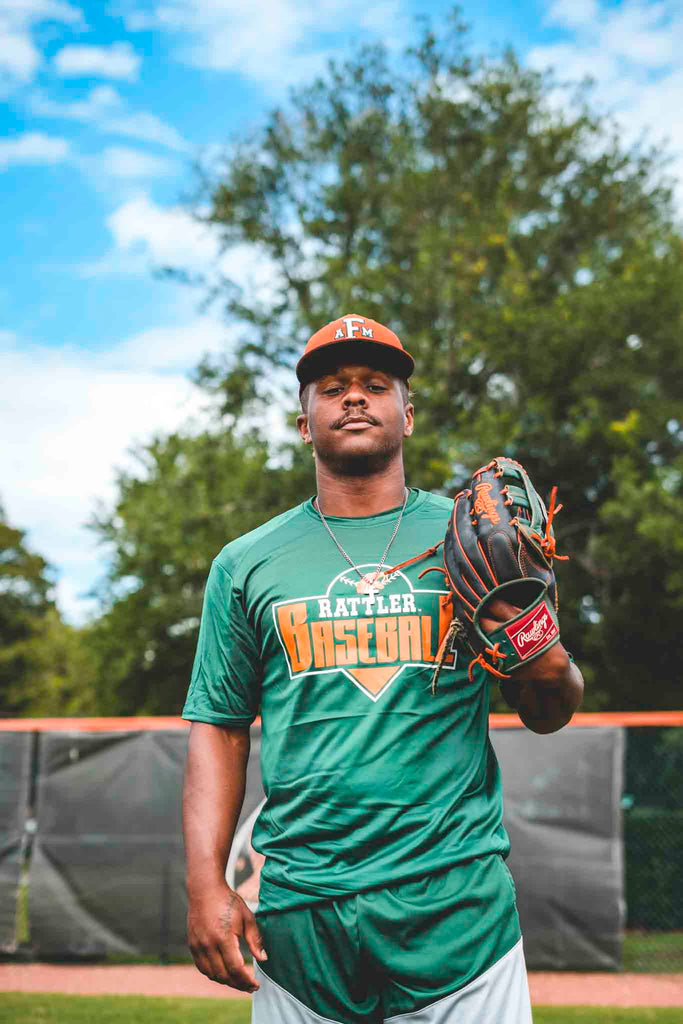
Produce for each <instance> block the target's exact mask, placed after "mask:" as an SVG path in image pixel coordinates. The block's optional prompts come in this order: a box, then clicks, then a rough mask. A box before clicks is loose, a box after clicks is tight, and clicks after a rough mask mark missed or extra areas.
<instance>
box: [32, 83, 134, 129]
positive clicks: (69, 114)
mask: <svg viewBox="0 0 683 1024" xmlns="http://www.w3.org/2000/svg"><path fill="white" fill-rule="evenodd" d="M122 102H123V101H122V99H121V97H120V96H119V94H118V92H117V91H116V89H114V88H112V86H111V85H97V86H95V87H94V88H93V89H91V90H90V92H89V93H88V95H87V96H86V97H85V98H84V99H82V100H72V101H71V103H58V102H57V101H56V100H51V99H50V98H49V96H44V95H43V94H42V93H39V92H36V93H33V95H32V96H31V97H30V99H29V106H30V109H31V112H32V113H33V114H35V115H37V116H38V117H56V118H63V119H65V120H69V121H86V122H87V121H97V120H99V119H101V118H103V117H104V116H105V115H108V114H110V113H111V111H112V110H115V109H116V108H118V107H120V106H121V104H122Z"/></svg>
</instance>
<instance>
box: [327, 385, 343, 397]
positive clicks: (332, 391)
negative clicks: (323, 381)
mask: <svg viewBox="0 0 683 1024" xmlns="http://www.w3.org/2000/svg"><path fill="white" fill-rule="evenodd" d="M341 390H342V387H341V384H329V385H328V386H327V387H326V388H323V394H324V395H337V394H339V392H340V391H341Z"/></svg>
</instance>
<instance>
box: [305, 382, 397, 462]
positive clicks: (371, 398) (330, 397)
mask: <svg viewBox="0 0 683 1024" xmlns="http://www.w3.org/2000/svg"><path fill="white" fill-rule="evenodd" d="M306 397H307V407H306V411H305V412H304V413H302V414H301V415H300V416H299V417H298V419H297V426H298V428H299V433H300V434H301V437H302V438H303V440H304V441H305V442H306V443H307V444H312V445H313V448H314V450H315V454H316V456H317V458H319V459H321V460H322V461H324V462H326V463H327V464H328V465H329V466H330V467H331V468H332V469H334V470H335V471H336V472H338V473H340V474H342V475H364V474H367V473H374V472H377V470H378V469H381V468H382V467H383V466H384V465H386V464H387V463H388V462H390V461H391V459H392V458H394V457H395V456H396V455H397V454H398V453H399V452H400V451H401V448H402V446H403V438H404V437H409V436H410V434H412V432H413V407H412V405H411V404H410V403H408V404H406V401H405V397H404V392H403V391H402V390H401V385H400V383H399V379H398V378H397V377H394V375H393V374H391V373H389V372H388V371H385V370H375V369H373V368H372V367H370V366H362V365H351V366H339V367H336V368H334V369H331V370H330V372H329V373H327V374H325V376H323V377H319V378H318V379H317V380H315V381H313V382H312V383H311V384H310V385H309V387H308V391H307V395H306Z"/></svg>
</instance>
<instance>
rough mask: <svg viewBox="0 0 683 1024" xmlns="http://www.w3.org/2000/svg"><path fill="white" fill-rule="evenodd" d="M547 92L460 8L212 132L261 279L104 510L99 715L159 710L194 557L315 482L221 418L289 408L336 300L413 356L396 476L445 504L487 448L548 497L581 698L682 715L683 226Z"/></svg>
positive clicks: (581, 97)
mask: <svg viewBox="0 0 683 1024" xmlns="http://www.w3.org/2000/svg"><path fill="white" fill-rule="evenodd" d="M554 84H555V83H554V82H553V80H552V78H550V77H548V76H544V75H539V74H537V73H535V72H531V71H528V70H526V69H524V68H522V67H520V65H519V63H518V62H517V60H516V58H515V56H514V54H512V53H506V54H505V55H503V56H502V57H500V58H495V59H488V58H486V59H485V58H475V57H473V56H472V55H470V54H469V52H468V50H467V42H466V34H465V31H464V29H463V27H462V26H461V25H460V24H459V21H458V16H457V13H456V14H454V15H453V16H452V17H451V19H450V20H449V21H448V23H447V24H445V25H443V26H442V27H441V30H440V31H439V33H438V35H437V34H435V33H432V32H431V31H430V30H429V29H427V30H426V31H425V32H424V33H423V35H422V37H421V39H420V40H419V42H418V44H417V46H416V47H415V48H414V49H413V50H412V51H411V52H409V53H407V54H406V55H405V57H404V59H403V60H401V62H400V64H398V65H397V64H396V62H394V63H390V62H389V61H388V58H387V56H386V54H385V53H384V51H383V50H382V49H381V47H376V48H367V49H364V50H362V51H361V52H360V54H359V55H358V56H356V57H355V58H353V59H352V60H350V61H349V62H347V63H345V64H343V65H335V64H333V65H331V66H330V68H329V70H328V72H327V74H326V75H325V76H323V77H321V78H320V79H318V80H317V81H316V82H314V83H313V84H312V85H311V86H310V87H308V88H305V89H302V90H300V91H299V92H298V93H296V94H294V95H293V97H292V102H291V103H290V104H289V105H288V106H286V107H285V108H282V109H276V110H274V111H273V112H272V114H271V115H270V117H269V118H268V120H267V122H266V123H265V125H264V126H263V127H262V128H261V129H260V130H257V131H256V132H255V133H254V134H253V136H252V137H251V138H249V139H244V140H242V142H241V143H240V144H238V145H236V146H234V147H233V148H231V150H230V152H229V154H227V155H226V160H225V164H224V167H223V170H222V172H221V175H220V177H219V179H217V180H214V181H213V182H212V183H211V184H210V185H209V186H208V194H207V195H205V196H204V197H203V205H202V212H201V216H203V218H204V220H205V221H206V223H207V224H208V225H209V226H210V227H212V228H213V229H214V231H215V232H216V234H217V236H218V237H219V239H220V241H221V243H222V244H223V246H224V247H225V248H228V249H229V248H230V247H231V246H234V245H249V246H251V247H253V249H254V250H255V251H256V252H258V253H259V254H260V256H261V258H262V259H263V261H264V263H265V264H266V265H268V266H269V267H270V279H271V287H270V290H269V292H268V294H265V293H264V291H263V290H262V291H261V293H260V295H258V296H254V295H251V294H248V293H247V292H246V291H243V290H240V289H238V288H237V287H236V285H235V284H234V283H232V282H229V281H228V282H226V283H225V285H224V287H223V289H222V291H219V294H220V298H221V300H223V301H224V305H225V310H226V315H227V316H228V317H229V318H230V320H231V321H232V322H233V323H237V324H239V325H240V327H241V335H240V337H241V339H242V340H241V342H240V343H239V344H238V345H237V346H236V349H235V351H233V352H232V353H231V355H230V356H229V357H227V356H226V357H225V358H223V359H219V360H206V361H205V362H204V363H203V364H202V365H201V366H200V367H199V369H198V370H197V374H196V380H197V382H198V383H199V384H200V385H201V386H202V387H203V388H205V390H206V391H207V393H208V394H210V395H211V396H212V397H213V400H214V402H215V409H216V433H215V436H212V437H211V439H208V438H207V439H204V440H201V441H198V440H196V439H189V438H181V437H176V438H174V439H171V441H169V442H168V443H160V445H153V446H151V447H150V449H149V451H148V452H147V454H146V455H145V458H148V459H149V460H150V462H151V469H150V467H145V469H144V472H145V474H146V476H145V479H144V480H143V479H140V480H139V481H135V480H134V479H133V478H132V477H129V478H125V479H122V481H121V499H120V502H119V506H118V509H117V512H116V514H115V516H113V517H111V518H110V519H109V521H108V522H107V521H106V517H105V519H101V520H100V522H99V524H98V528H99V529H100V532H101V535H102V536H103V537H104V538H105V539H106V540H108V541H111V542H112V543H114V545H115V548H116V559H115V563H114V567H113V570H112V577H111V580H112V584H114V583H116V582H117V581H119V582H120V581H122V580H126V579H127V578H129V577H130V578H132V579H134V580H135V581H136V582H135V584H134V589H133V591H132V593H130V594H128V595H127V596H120V595H121V590H118V591H116V592H114V591H112V595H111V600H110V605H111V607H110V610H109V611H108V613H107V614H106V615H105V617H104V619H103V620H102V622H101V623H99V624H98V625H97V627H96V631H95V632H96V636H97V638H98V643H100V647H101V651H102V659H103V660H101V665H102V666H103V671H104V678H105V680H106V682H105V684H104V690H103V691H102V693H101V701H102V707H103V708H104V707H111V708H112V710H113V709H114V707H115V706H116V708H118V709H119V710H122V709H124V708H125V709H129V710H143V709H144V710H148V711H152V710H170V709H171V708H177V707H178V705H179V702H180V694H181V693H182V690H183V686H184V683H183V684H182V685H181V682H180V678H181V676H182V679H183V680H184V681H185V682H186V679H187V673H188V672H189V663H190V660H191V655H190V651H191V648H192V646H193V642H194V633H193V629H194V628H195V627H194V626H192V627H189V626H188V628H187V632H185V633H182V632H180V630H181V628H182V624H183V623H193V622H194V621H195V620H196V616H197V615H198V611H199V600H200V591H201V585H202V582H203V579H204V577H205V574H206V568H207V566H208V563H209V561H210V559H211V557H213V555H214V554H215V553H216V551H217V550H219V549H220V547H221V546H222V544H224V543H225V542H226V541H228V540H230V539H231V538H232V537H234V536H236V535H237V533H238V532H241V531H242V530H245V529H249V528H251V527H254V526H256V525H257V524H259V523H261V522H263V521H264V520H265V519H267V518H268V516H269V515H270V514H272V513H273V512H274V511H279V510H280V509H281V508H283V507H285V499H286V498H288V497H289V496H291V495H292V493H294V494H295V495H296V497H295V498H294V500H293V501H292V502H290V503H294V502H295V501H297V500H301V498H302V497H304V496H306V495H307V494H310V493H311V491H312V466H311V462H310V460H306V459H305V457H304V456H303V454H302V452H301V448H300V445H298V443H294V442H293V443H292V444H290V445H284V449H285V453H284V455H283V451H282V447H283V446H280V454H279V456H278V457H279V458H280V459H283V458H284V460H285V463H282V464H283V465H284V464H287V463H286V460H289V464H291V466H292V469H291V471H290V477H291V479H290V477H288V474H287V472H286V471H284V470H283V469H282V468H276V467H274V466H273V465H272V464H271V463H269V462H268V454H269V453H271V454H272V453H273V452H274V451H276V449H277V446H276V445H275V444H273V443H272V441H271V443H270V444H266V442H265V440H263V439H261V440H260V441H258V440H254V438H253V437H252V438H251V440H249V441H248V443H247V447H246V448H243V449H241V448H240V444H241V442H238V441H237V440H236V436H237V435H235V433H234V432H235V430H236V429H238V427H239V425H240V424H242V429H243V424H244V423H245V422H247V421H249V420H250V418H251V421H252V422H253V418H254V416H257V417H258V416H259V415H260V414H261V413H262V412H263V410H264V409H265V408H266V407H267V406H268V405H269V404H272V403H279V404H280V405H282V404H285V405H286V406H287V407H288V408H291V410H292V415H293V410H294V408H295V404H296V387H295V379H294V374H293V372H292V370H293V366H294V364H295V362H296V359H297V358H298V356H299V355H300V353H301V351H302V350H303V346H304V343H305V341H306V339H307V337H308V336H309V334H310V333H311V332H312V331H313V330H315V329H317V328H318V327H320V326H321V325H322V324H323V323H325V322H326V321H328V320H330V319H333V318H334V317H337V316H340V315H342V314H343V313H345V312H348V311H351V310H353V311H360V312H361V313H364V314H366V315H368V316H370V317H373V318H376V319H379V320H380V321H382V322H385V323H388V324H389V325H390V326H391V327H392V328H394V329H395V330H397V332H398V333H399V335H400V336H401V337H402V339H403V341H404V343H405V344H406V347H407V348H408V349H409V351H411V353H412V354H413V355H414V356H415V359H416V364H417V371H416V373H415V376H414V378H413V380H412V386H413V390H414V392H415V405H416V431H415V433H414V435H413V437H412V438H411V439H410V441H409V443H408V446H407V450H406V467H407V475H408V481H409V483H410V484H412V485H418V486H422V487H425V488H429V489H433V490H439V491H442V492H444V493H449V494H454V493H455V492H456V490H457V489H459V487H461V486H462V485H463V483H464V482H465V481H466V479H467V478H468V476H469V474H470V473H471V472H472V470H473V469H475V468H476V467H477V466H479V465H481V464H482V463H484V462H486V461H488V460H489V459H490V458H491V457H493V456H494V455H498V454H506V455H510V456H513V457H516V458H518V459H520V461H522V462H523V463H524V464H525V466H526V467H527V469H528V470H529V472H530V474H531V477H532V479H533V480H534V482H535V484H536V486H537V488H538V489H539V491H540V492H541V493H542V494H544V495H547V494H548V492H549V490H550V488H551V486H552V485H553V484H558V485H559V488H560V500H561V501H563V503H564V509H563V511H562V513H561V515H560V517H559V519H558V520H557V530H556V533H557V537H558V550H559V551H560V552H561V553H567V554H569V555H570V556H571V560H570V561H569V562H568V563H566V564H565V563H562V564H561V566H560V568H559V578H560V587H559V590H560V599H561V607H560V611H561V621H562V630H563V640H564V642H565V644H566V646H567V647H568V649H569V650H570V651H572V653H573V654H574V656H575V658H576V659H577V661H578V662H579V664H580V665H581V667H582V669H583V671H584V675H585V676H586V680H587V684H588V685H587V696H586V701H585V704H584V707H585V708H587V709H590V708H597V707H609V708H635V707H654V708H671V707H678V706H680V692H679V684H678V672H679V666H680V664H681V653H683V652H682V651H681V641H680V639H679V638H680V635H681V631H680V609H681V601H682V600H683V574H682V573H681V570H680V565H681V560H680V552H681V544H682V541H681V537H680V533H679V531H678V519H677V515H676V509H677V507H678V506H679V505H680V502H681V498H682V497H683V495H682V493H681V490H682V480H683V472H682V471H683V462H682V459H683V455H682V450H683V449H682V443H681V442H682V441H683V429H682V428H681V422H680V394H681V382H682V378H683V365H682V364H683V345H681V334H682V330H681V328H682V325H683V259H682V257H683V239H682V238H681V236H680V233H679V232H678V231H677V229H676V227H675V225H674V223H673V220H672V213H671V204H670V191H669V186H668V183H667V181H666V179H665V176H664V170H663V168H664V159H663V156H662V154H659V153H657V152H654V151H644V150H641V149H632V150H626V149H625V148H624V146H623V144H622V142H621V140H620V138H619V134H618V130H617V129H616V127H615V126H613V125H612V124H611V123H610V122H609V121H608V120H606V119H604V118H600V117H598V116H596V115H595V114H594V113H593V112H592V111H591V109H590V106H589V94H587V93H586V92H585V91H582V90H580V89H579V90H577V91H576V94H575V95H574V96H573V97H572V99H571V101H569V100H568V101H567V103H566V105H565V106H564V107H560V106H558V104H557V103H555V102H553V97H552V95H551V94H552V90H553V88H554ZM207 210H208V212H207ZM220 438H223V443H224V444H225V445H226V446H227V448H226V451H225V452H221V448H220V445H221V441H220ZM249 444H251V445H252V447H251V449H250V448H249ZM165 445H166V447H165ZM254 446H256V447H254ZM185 447H187V451H188V452H190V453H192V454H191V455H189V456H188V457H189V459H190V463H193V460H195V459H199V464H200V467H201V460H202V457H200V455H199V449H201V450H204V451H205V452H211V453H212V454H211V455H210V456H205V457H207V458H208V459H209V465H213V463H212V460H214V459H215V460H217V462H216V466H220V467H221V468H220V470H218V471H217V479H215V480H214V482H213V484H212V486H211V487H209V489H208V490H207V485H206V484H204V483H200V481H201V480H205V479H206V472H205V469H206V467H204V468H199V469H198V470H197V472H196V473H195V474H194V475H193V474H192V472H191V471H190V470H183V471H182V472H181V471H180V469H178V468H174V460H177V459H179V457H180V456H179V454H178V453H179V452H180V450H181V449H183V450H184V449H185ZM237 449H240V452H239V453H238V450H237ZM174 451H176V454H175V455H174V454H173V452H174ZM229 453H232V454H229ZM222 459H226V460H227V462H226V463H225V465H226V466H227V467H229V468H228V470H227V471H224V470H223V468H222V466H223V462H222V461H221V460H222ZM254 460H256V461H255V462H254ZM255 466H257V467H258V468H257V469H254V467H255ZM300 485H303V490H299V489H298V488H299V486H300ZM264 495H265V498H266V500H263V498H264ZM197 509H201V512H198V511H197ZM117 516H118V519H117V518H116V517H117ZM195 516H198V517H199V521H198V522H195ZM119 520H120V523H121V525H119V526H117V525H115V523H116V522H119ZM126 545H128V546H129V549H130V554H125V553H126V551H128V548H127V547H126ZM124 555H125V557H124ZM164 566H166V567H168V569H164V568H163V567H164ZM164 574H166V575H164ZM115 596H117V597H118V598H119V599H118V600H114V597H115ZM169 629H171V630H177V631H178V632H176V633H175V634H174V633H169ZM114 636H115V637H116V639H115V642H113V641H112V637H114ZM145 666H146V667H145ZM141 668H144V671H143V672H142V675H140V673H139V670H140V669H141ZM112 674H113V675H112ZM112 679H114V680H118V682H116V683H115V684H114V683H112ZM124 680H125V682H124ZM110 684H111V685H110ZM121 700H122V702H123V703H120V701H121Z"/></svg>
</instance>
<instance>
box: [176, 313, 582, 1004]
mask: <svg viewBox="0 0 683 1024" xmlns="http://www.w3.org/2000/svg"><path fill="white" fill-rule="evenodd" d="M413 367H414V363H413V360H412V357H411V356H410V355H409V354H408V353H407V352H406V351H405V349H404V348H403V346H402V344H401V342H400V340H399V339H398V337H397V336H396V335H395V334H394V333H393V332H391V331H390V330H388V329H387V328H386V327H384V326H382V325H381V324H378V323H376V322H375V321H373V320H370V319H368V318H366V317H362V316H358V315H348V316H343V317H340V318H339V319H338V320H336V321H334V322H332V323H331V324H328V325H327V326H325V327H323V328H322V329H321V330H320V331H318V332H316V334H314V335H313V337H312V338H311V339H310V340H309V342H308V344H307V346H306V350H305V352H304V355H303V356H302V358H301V360H300V361H299V364H298V366H297V376H298V378H299V381H300V384H301V404H302V413H301V415H300V416H299V418H298V427H299V432H300V434H301V438H302V440H303V442H304V443H305V444H310V445H312V447H313V452H314V455H315V460H316V477H317V496H316V498H315V499H312V500H308V501H305V502H304V503H303V504H302V505H299V506H297V507H296V508H293V509H290V510H289V511H288V512H285V513H284V514H283V515H281V516H278V517H277V518H276V519H273V520H272V521H271V522H269V523H266V524H265V525H264V526H261V527H259V528H258V529H256V530H254V531H253V532H252V533H250V534H247V535H246V536H244V537H241V538H239V539H238V540H236V541H234V542H232V543H231V544H228V545H227V547H225V548H224V549H223V551H222V552H221V553H220V554H219V556H218V557H217V558H216V559H215V561H214V563H213V566H212V568H211V572H210V575H209V579H208V583H207V589H206V595H205V602H204V611H203V615H202V625H201V630H200V637H199V643H198V649H197V656H196V659H195V666H194V670H193V675H192V681H191V685H190V690H189V694H188V699H187V704H186V707H185V711H184V717H185V718H187V719H190V720H191V721H192V722H193V726H192V730H191V735H190V744H189V751H188V760H187V772H186V783H185V794H184V821H185V836H186V850H187V863H188V894H189V917H188V931H189V941H190V946H191V948H192V951H193V955H194V958H195V962H196V964H197V966H198V968H199V970H200V971H202V972H203V973H204V974H206V975H207V976H208V977H210V978H213V979H214V980H215V981H219V982H223V983H225V984H228V985H231V986H233V987H234V988H238V989H242V990H245V991H249V992H253V993H255V995H254V1000H253V1017H252V1021H253V1022H255V1024H295V1022H296V1024H309V1022H310V1024H313V1022H319V1021H327V1022H329V1021H332V1022H337V1024H370V1022H372V1024H377V1022H381V1021H387V1020H391V1021H392V1022H398V1021H400V1022H406V1024H407V1022H412V1024H445V1022H455V1021H458V1022H462V1024H474V1022H482V1024H483V1022H486V1024H527V1022H529V1021H530V1020H531V1011H530V1006H529V995H528V986H527V982H526V971H525V966H524V959H523V954H522V947H521V936H520V931H519V923H518V918H517V911H516V906H515V893H514V885H513V883H512V880H511V877H510V875H509V872H508V870H507V868H506V866H505V863H504V858H505V856H506V855H507V852H508V839H507V835H506V833H505V830H504V829H503V826H502V802H501V793H500V779H499V773H498V766H497V763H496V759H495V755H494V753H493V750H492V748H491V745H490V743H489V740H488V679H487V678H486V674H485V673H484V672H483V670H477V671H475V672H474V673H473V678H472V681H468V678H467V665H466V664H461V663H460V661H459V660H458V658H457V656H456V654H455V653H453V652H451V653H450V654H449V656H448V658H447V659H446V661H445V664H444V667H443V669H442V671H441V675H440V679H439V688H438V692H437V694H436V695H432V693H431V687H430V679H431V674H432V670H433V667H434V660H435V655H436V652H437V650H438V647H439V641H440V638H441V637H443V636H444V634H445V632H446V630H447V628H448V625H449V621H450V612H449V606H448V600H447V597H448V595H447V593H446V591H445V590H444V589H441V590H440V589H439V582H437V583H434V582H432V581H433V580H434V579H435V577H434V575H433V574H429V575H427V576H424V577H423V578H419V574H420V573H421V572H422V570H423V569H425V568H429V567H430V566H432V565H437V564H439V562H438V558H437V556H436V555H431V556H427V557H426V558H424V559H422V560H420V561H418V562H416V563H413V564H411V565H408V566H405V567H404V568H402V569H401V568H398V569H396V570H392V569H391V567H392V566H400V565H401V563H403V562H405V561H407V560H409V559H410V558H411V557H412V556H414V555H415V554H417V553H419V552H422V551H424V550H425V549H426V548H428V547H429V546H430V545H433V544H435V543H436V542H437V541H438V540H440V539H441V538H443V536H444V534H445V530H446V524H447V521H448V517H449V514H450V510H451V507H452V502H451V501H450V500H448V499H446V498H443V497H440V496H437V495H433V494H429V493H427V492H424V491H419V490H415V489H411V490H409V489H408V488H407V487H406V484H405V479H404V470H403V442H404V439H405V438H407V437H409V436H410V434H411V433H412V431H413V406H412V405H411V403H410V400H409V391H408V384H407V380H408V378H409V377H410V374H411V373H412V371H413ZM437 580H438V576H437ZM491 612H492V615H494V616H496V617H498V618H500V619H501V620H505V619H507V618H510V617H511V616H512V615H513V614H514V612H515V609H514V608H513V607H512V606H510V605H505V604H504V603H503V602H501V601H499V602H497V603H496V604H495V605H494V606H493V607H492V609H491ZM494 621H495V620H489V628H490V626H491V625H493V623H494ZM485 625H486V623H485ZM515 679H516V684H517V685H516V686H515V687H513V688H512V690H513V691H514V693H513V698H514V703H515V706H516V708H517V710H518V712H519V714H520V715H521V717H522V720H523V721H524V722H525V724H526V725H527V726H528V727H529V728H531V729H533V730H534V731H536V732H552V731H554V730H556V729H559V728H561V727H562V726H563V725H565V724H566V723H567V722H568V721H569V719H570V718H571V716H572V714H573V713H574V711H575V710H576V708H577V707H578V705H579V703H580V700H581V696H582V690H583V681H582V677H581V673H580V672H579V671H578V669H577V668H576V667H575V666H574V665H573V664H572V663H571V662H570V659H569V658H568V656H567V654H566V652H565V651H564V649H563V648H562V646H561V645H560V644H559V643H558V644H556V645H555V646H554V647H553V648H551V649H550V650H549V651H548V652H547V653H546V654H544V655H543V656H542V657H540V658H538V659H537V660H536V661H535V662H533V663H532V664H531V665H528V666H526V667H524V668H523V669H520V670H519V671H518V672H516V673H515ZM509 686H510V684H508V687H509ZM510 692H511V691H510V689H508V693H510ZM511 699H512V698H511ZM259 710H260V713H261V717H262V730H263V731H262V752H261V765H262V774H263V784H264V789H265V793H266V797H267V799H266V803H265V806H264V808H263V811H262V812H261V814H260V816H259V818H258V821H257V823H256V826H255V828H254V834H253V840H252V841H253V845H254V848H255V849H256V850H257V851H258V852H259V853H260V854H262V855H263V856H264V857H265V862H264V865H263V869H262V873H261V885H260V893H259V908H258V912H257V917H258V923H257V920H256V918H255V917H254V915H253V914H252V913H251V912H250V911H249V909H248V908H247V906H246V904H245V903H244V902H243V901H242V900H241V898H240V897H239V896H238V895H237V894H236V893H234V892H233V891H232V890H230V889H229V888H228V886H227V884H226V881H225V866H226V861H227V858H228V853H229V850H230V845H231V842H232V838H233V835H234V831H235V827H236V823H237V819H238V816H239V813H240V808H241V805H242V800H243V795H244V784H245V769H246V763H247V758H248V754H249V731H248V729H249V725H250V724H251V722H252V721H253V720H254V718H255V716H256V714H257V712H258V711H259ZM239 937H243V938H244V940H245V941H246V943H247V944H248V946H249V948H250V950H251V952H252V954H253V957H254V968H253V969H252V968H251V967H249V966H247V965H246V964H245V962H244V959H243V957H242V955H241V953H240V950H239V946H238V938H239Z"/></svg>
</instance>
